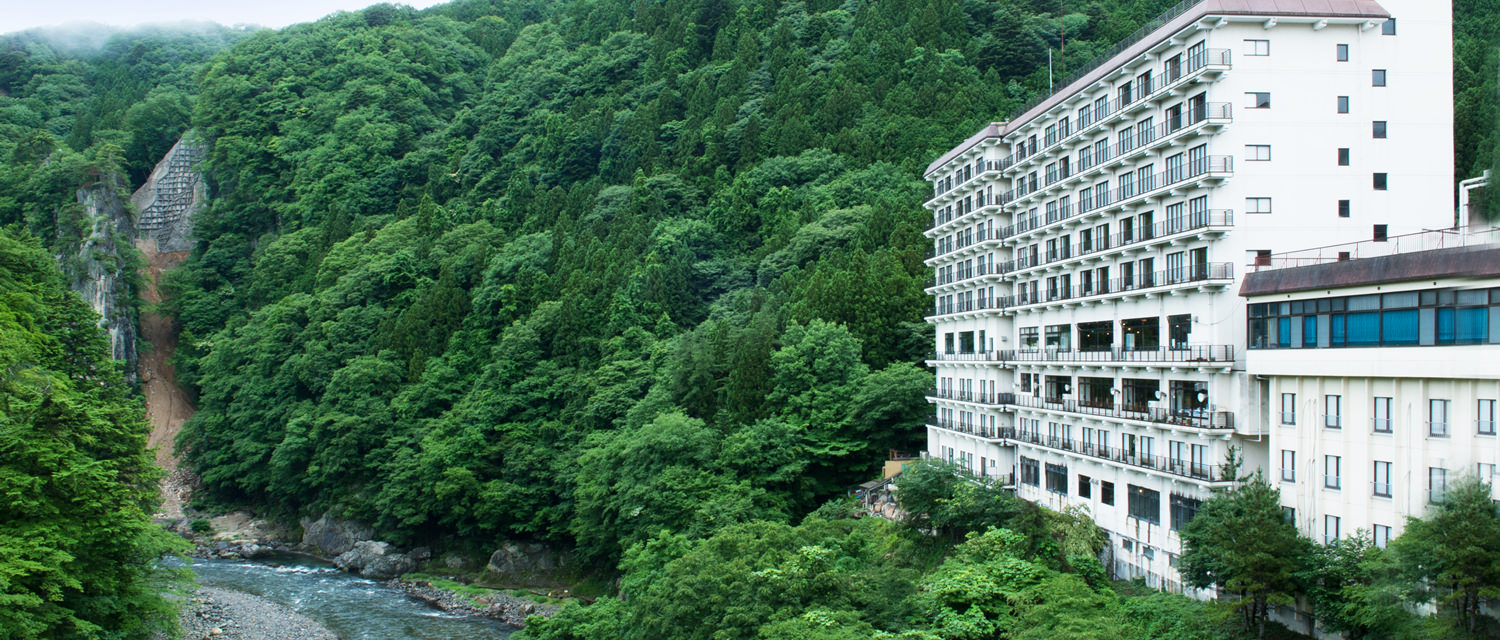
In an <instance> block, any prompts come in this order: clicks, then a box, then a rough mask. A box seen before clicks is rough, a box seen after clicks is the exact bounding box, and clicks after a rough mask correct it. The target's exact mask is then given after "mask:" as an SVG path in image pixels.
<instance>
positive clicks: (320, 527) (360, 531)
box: [298, 513, 375, 558]
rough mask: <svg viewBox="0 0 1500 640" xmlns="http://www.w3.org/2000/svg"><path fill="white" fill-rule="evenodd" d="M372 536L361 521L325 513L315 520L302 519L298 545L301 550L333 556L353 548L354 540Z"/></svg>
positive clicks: (367, 527)
mask: <svg viewBox="0 0 1500 640" xmlns="http://www.w3.org/2000/svg"><path fill="white" fill-rule="evenodd" d="M374 536H375V532H374V531H373V530H372V529H370V527H369V526H367V525H365V524H364V523H362V522H357V521H354V520H337V519H335V518H334V517H333V516H332V515H330V514H327V513H325V514H323V517H321V518H318V519H317V520H309V519H307V518H303V519H302V543H301V544H300V545H298V546H299V548H301V549H302V550H303V551H307V552H309V553H313V554H316V555H320V556H323V557H325V558H334V557H337V556H340V555H343V554H344V553H347V552H348V551H349V550H351V549H353V548H354V544H355V543H356V542H359V541H361V540H369V539H370V538H372V537H374Z"/></svg>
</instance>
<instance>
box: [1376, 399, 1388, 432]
mask: <svg viewBox="0 0 1500 640" xmlns="http://www.w3.org/2000/svg"><path fill="white" fill-rule="evenodd" d="M1390 432H1391V399H1390V398H1380V397H1377V398H1375V433H1390Z"/></svg>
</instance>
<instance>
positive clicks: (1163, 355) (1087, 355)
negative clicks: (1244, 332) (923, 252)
mask: <svg viewBox="0 0 1500 640" xmlns="http://www.w3.org/2000/svg"><path fill="white" fill-rule="evenodd" d="M932 359H933V360H937V361H939V362H1091V363H1093V362H1105V363H1108V362H1122V363H1135V362H1162V363H1181V362H1203V363H1210V362H1213V363H1233V362H1234V345H1228V344H1213V345H1192V346H1181V347H1146V348H1136V349H1121V348H1112V349H1082V350H1078V351H1063V350H1057V349H1002V350H998V351H981V352H975V353H934V354H932Z"/></svg>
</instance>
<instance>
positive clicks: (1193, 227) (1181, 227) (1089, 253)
mask: <svg viewBox="0 0 1500 640" xmlns="http://www.w3.org/2000/svg"><path fill="white" fill-rule="evenodd" d="M1232 226H1234V211H1233V210H1230V209H1212V210H1208V211H1200V212H1197V213H1192V214H1188V215H1185V216H1183V217H1182V218H1181V219H1177V220H1167V221H1165V222H1158V223H1156V224H1154V225H1151V226H1150V227H1145V228H1142V229H1132V230H1130V231H1128V232H1126V231H1121V232H1117V233H1114V234H1111V235H1109V236H1108V237H1105V238H1103V239H1098V240H1096V239H1095V238H1093V237H1092V236H1084V237H1086V238H1088V240H1087V241H1086V242H1085V241H1080V242H1079V243H1078V244H1075V245H1072V246H1069V247H1065V248H1063V249H1062V250H1059V251H1056V252H1052V253H1047V254H1045V255H1044V256H1043V257H1041V258H1039V259H1038V260H1036V261H1031V260H1029V259H1026V258H1023V259H1019V260H1012V261H1009V262H1002V263H1000V264H998V265H995V266H993V267H990V269H991V270H992V271H995V272H997V273H1001V274H1008V273H1012V272H1019V271H1027V270H1031V269H1038V268H1041V267H1049V268H1048V269H1046V270H1048V271H1050V270H1052V269H1055V268H1057V266H1059V265H1061V264H1062V263H1066V262H1081V261H1084V260H1096V259H1102V258H1104V257H1106V256H1109V255H1113V254H1117V253H1121V252H1124V251H1128V250H1134V249H1137V248H1141V247H1146V246H1149V245H1152V244H1171V243H1175V242H1180V241H1182V240H1184V239H1187V238H1189V237H1194V236H1207V235H1218V234H1223V233H1224V232H1226V231H1228V230H1229V228H1230V227H1232ZM1083 233H1084V234H1087V233H1088V232H1087V231H1085V232H1083ZM1043 258H1044V259H1043ZM1017 277H1022V276H1021V275H1020V274H1018V275H1017Z"/></svg>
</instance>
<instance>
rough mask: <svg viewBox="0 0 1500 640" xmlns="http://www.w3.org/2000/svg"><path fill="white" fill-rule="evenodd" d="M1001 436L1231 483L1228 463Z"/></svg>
mask: <svg viewBox="0 0 1500 640" xmlns="http://www.w3.org/2000/svg"><path fill="white" fill-rule="evenodd" d="M999 431H1000V432H1001V433H1000V434H999V437H1000V439H1002V440H1010V441H1012V442H1021V443H1026V444H1030V445H1035V446H1039V447H1044V448H1047V449H1052V450H1054V451H1059V452H1063V453H1066V454H1071V455H1075V456H1080V457H1084V458H1095V459H1099V460H1107V461H1110V462H1115V463H1119V464H1124V465H1127V466H1131V467H1136V468H1140V469H1150V470H1153V471H1157V472H1160V473H1164V474H1167V475H1173V476H1178V477H1181V478H1188V479H1192V480H1198V481H1202V482H1230V481H1233V480H1234V478H1232V477H1230V476H1229V475H1228V473H1229V472H1228V470H1227V469H1226V468H1225V467H1224V465H1217V464H1203V463H1201V462H1190V461H1187V460H1182V459H1175V458H1165V457H1162V456H1152V455H1145V454H1144V453H1141V452H1139V451H1134V450H1127V449H1121V448H1118V447H1105V446H1101V445H1098V444H1094V443H1092V442H1083V443H1078V442H1075V441H1073V440H1068V439H1065V438H1055V437H1044V436H1042V435H1041V434H1039V433H1034V432H1024V431H1023V432H1019V433H1018V432H1016V431H1015V430H1014V429H1009V428H1006V429H999Z"/></svg>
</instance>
